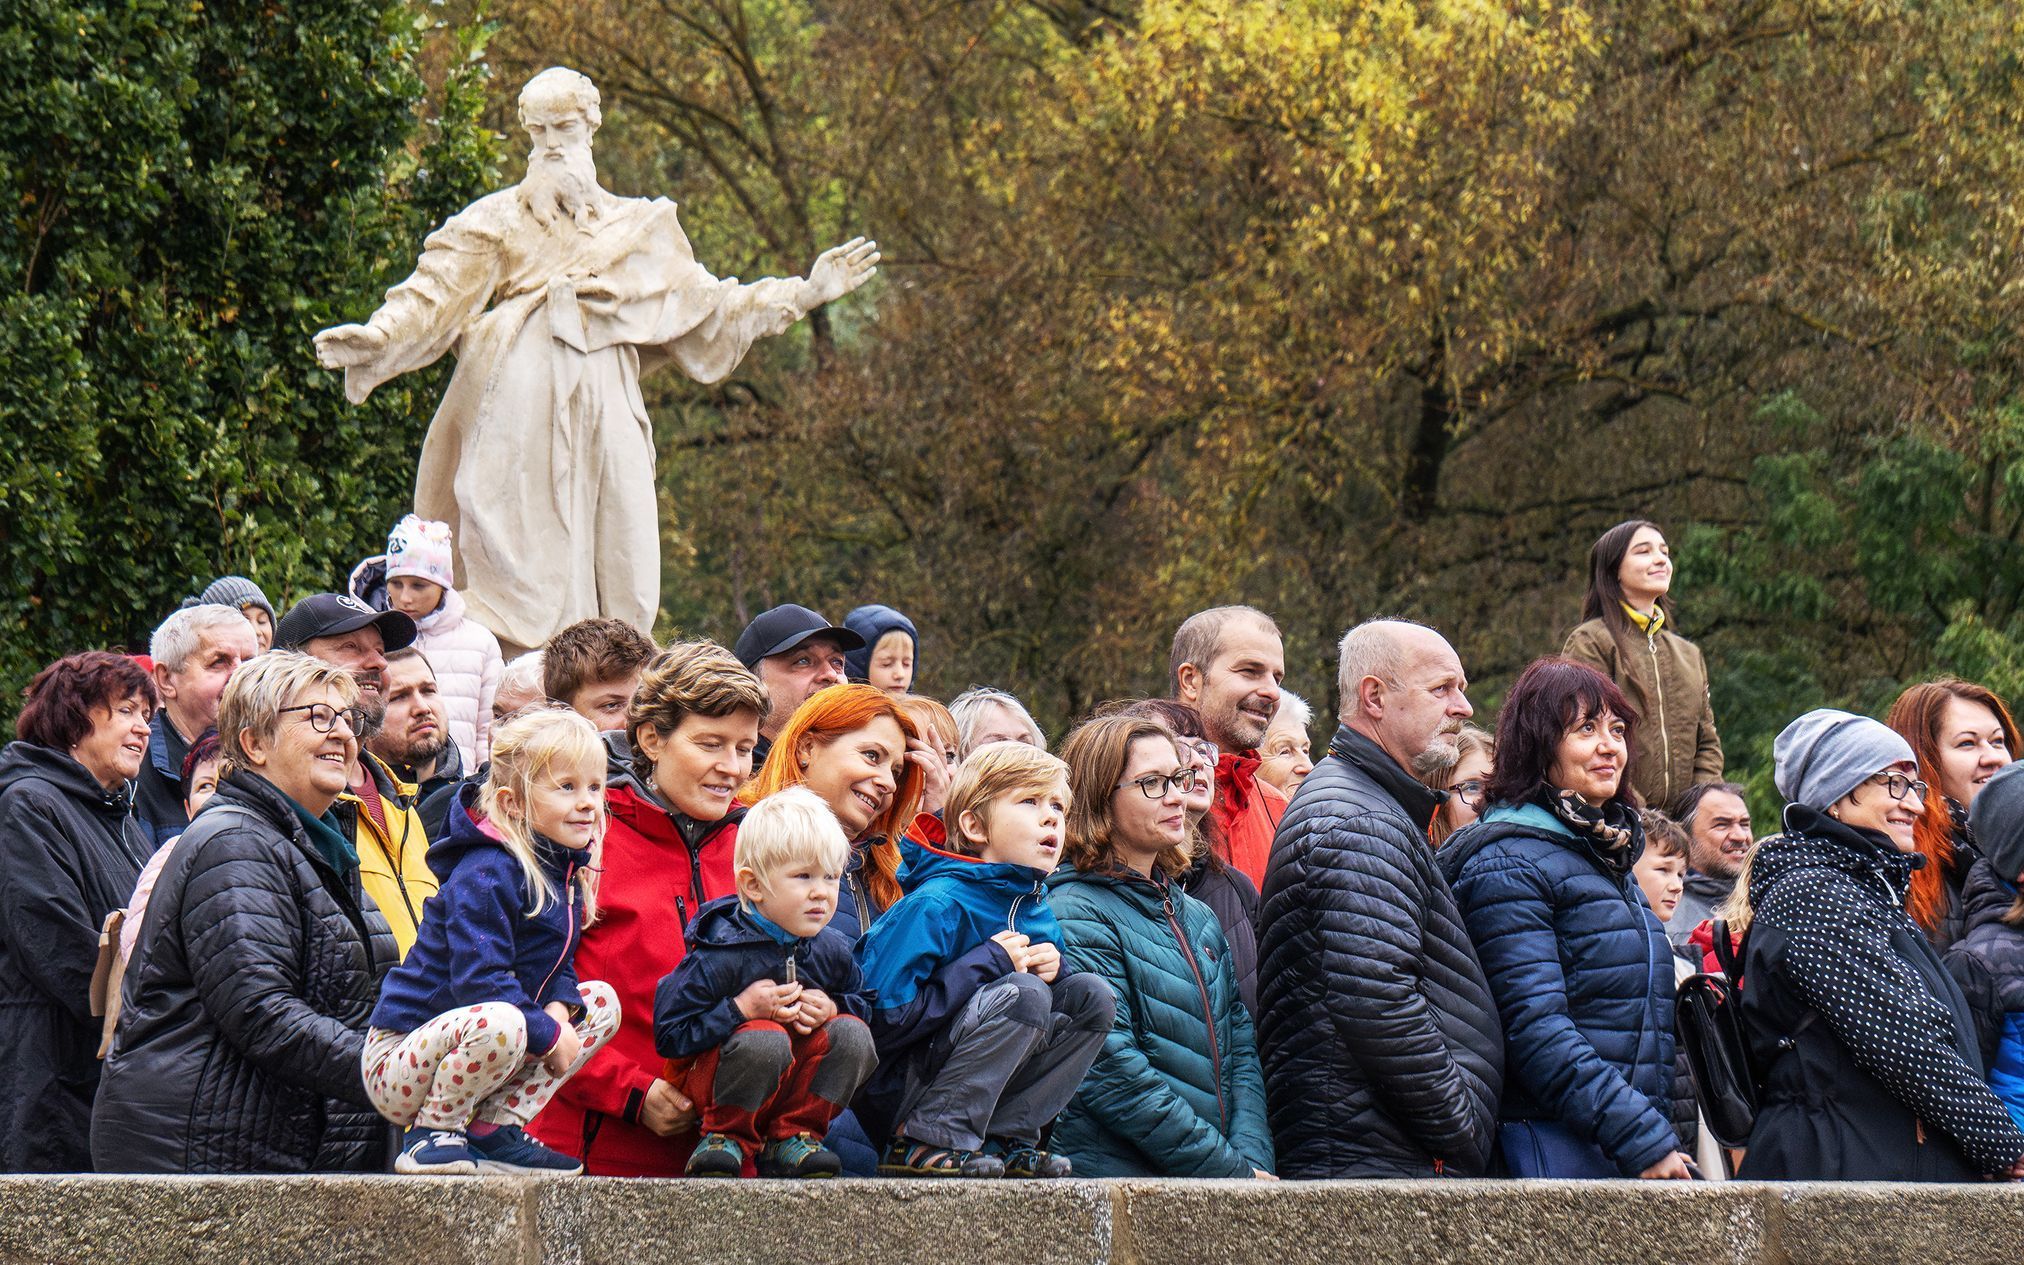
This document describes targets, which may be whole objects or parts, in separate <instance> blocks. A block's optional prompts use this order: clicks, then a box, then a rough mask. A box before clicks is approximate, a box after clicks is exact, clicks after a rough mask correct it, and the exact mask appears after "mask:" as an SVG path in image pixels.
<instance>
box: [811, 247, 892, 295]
mask: <svg viewBox="0 0 2024 1265" xmlns="http://www.w3.org/2000/svg"><path fill="white" fill-rule="evenodd" d="M878 261H879V253H878V243H877V242H873V241H866V240H865V239H864V238H862V237H853V238H851V239H850V240H849V241H847V242H845V243H844V244H843V245H841V246H832V247H830V248H829V249H828V250H825V251H823V252H822V255H821V256H820V257H819V258H818V259H816V261H815V266H814V267H813V268H810V269H809V270H808V285H809V288H810V290H811V291H812V292H813V297H814V299H815V303H814V306H816V307H820V306H821V305H822V304H824V303H828V302H830V301H831V300H833V299H840V298H842V297H843V296H844V295H846V294H849V293H850V292H851V291H852V290H855V289H857V288H858V287H859V286H861V285H863V284H864V283H865V282H867V281H869V280H871V278H872V274H873V273H875V272H877V271H878Z"/></svg>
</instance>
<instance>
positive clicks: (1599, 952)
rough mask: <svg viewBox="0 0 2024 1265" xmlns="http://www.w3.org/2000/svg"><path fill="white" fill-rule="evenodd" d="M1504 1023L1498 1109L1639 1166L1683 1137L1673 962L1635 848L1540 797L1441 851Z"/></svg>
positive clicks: (1628, 1166) (1491, 816)
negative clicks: (1562, 817) (1675, 1101)
mask: <svg viewBox="0 0 2024 1265" xmlns="http://www.w3.org/2000/svg"><path fill="white" fill-rule="evenodd" d="M1437 856H1438V857H1439V860H1440V866H1441V870H1442V872H1443V873H1445V874H1446V875H1447V877H1448V881H1449V883H1450V884H1451V885H1452V886H1453V887H1454V890H1455V900H1456V902H1457V903H1458V904H1459V905H1460V906H1461V909H1462V920H1463V922H1464V923H1465V924H1466V925H1467V926H1468V928H1469V938H1470V939H1471V940H1473V941H1475V944H1476V954H1477V956H1478V957H1479V958H1480V959H1481V960H1482V963H1483V972H1484V974H1485V975H1486V976H1488V977H1489V981H1490V992H1491V994H1492V995H1493V996H1494V997H1495V998H1496V999H1497V1010H1498V1013H1499V1014H1500V1015H1501V1016H1502V1017H1503V1021H1504V1058H1505V1065H1504V1103H1503V1107H1502V1109H1501V1110H1500V1112H1499V1119H1500V1120H1504V1121H1558V1122H1559V1123H1560V1124H1562V1125H1564V1126H1566V1127H1567V1128H1569V1129H1570V1130H1572V1131H1573V1133H1574V1134H1575V1135H1576V1136H1577V1137H1579V1138H1581V1139H1582V1140H1584V1141H1589V1142H1593V1143H1595V1144H1597V1145H1598V1146H1600V1147H1601V1148H1602V1152H1603V1154H1604V1155H1606V1156H1607V1157H1608V1158H1609V1160H1610V1162H1612V1163H1613V1164H1615V1165H1616V1167H1617V1171H1618V1172H1620V1173H1622V1174H1623V1175H1624V1176H1626V1177H1635V1176H1637V1175H1638V1174H1639V1173H1641V1172H1643V1171H1644V1170H1645V1169H1647V1168H1649V1167H1651V1166H1652V1165H1653V1164H1655V1163H1657V1162H1658V1161H1659V1160H1661V1159H1663V1158H1665V1156H1666V1154H1667V1153H1668V1152H1670V1151H1673V1150H1676V1149H1677V1148H1678V1147H1679V1137H1678V1135H1677V1134H1676V1133H1675V1132H1674V1129H1673V1125H1672V1120H1671V1116H1670V1112H1671V1106H1672V1077H1673V964H1672V953H1671V950H1670V949H1669V947H1668V946H1667V943H1666V936H1665V931H1664V929H1663V928H1662V927H1661V926H1660V924H1659V921H1658V919H1657V918H1656V917H1654V916H1653V914H1652V912H1651V907H1650V906H1648V905H1647V904H1646V903H1645V899H1644V895H1643V893H1642V892H1640V891H1639V890H1638V886H1637V880H1636V879H1635V878H1633V877H1632V876H1631V873H1630V867H1631V865H1632V864H1634V863H1635V862H1636V860H1637V858H1636V857H1635V856H1625V855H1619V856H1614V857H1611V856H1605V855H1601V854H1599V853H1598V852H1597V851H1596V850H1593V849H1591V848H1590V847H1589V846H1588V843H1587V841H1586V840H1584V839H1581V838H1579V837H1577V836H1576V835H1575V834H1574V832H1573V831H1571V830H1569V829H1568V828H1567V827H1566V826H1565V825H1562V824H1561V822H1560V821H1559V819H1558V818H1556V817H1555V816H1554V815H1553V814H1552V813H1550V812H1548V811H1547V810H1546V809H1544V808H1542V807H1540V806H1539V805H1536V804H1522V805H1509V804H1503V805H1498V806H1496V807H1494V808H1492V809H1490V810H1489V811H1488V812H1486V813H1485V814H1484V815H1483V819H1482V820H1481V821H1480V822H1478V823H1476V824H1475V825H1473V826H1469V827H1466V828H1464V829H1463V830H1461V831H1459V832H1457V833H1456V834H1455V836H1454V837H1453V838H1452V839H1450V840H1448V842H1447V843H1446V844H1445V845H1443V846H1442V848H1441V850H1440V852H1439V853H1438V854H1437Z"/></svg>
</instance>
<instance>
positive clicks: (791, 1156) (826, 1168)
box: [759, 1133, 843, 1177]
mask: <svg viewBox="0 0 2024 1265" xmlns="http://www.w3.org/2000/svg"><path fill="white" fill-rule="evenodd" d="M842 1171H843V1161H842V1160H841V1159H839V1158H837V1154H836V1152H834V1151H831V1150H828V1149H827V1148H825V1147H824V1146H823V1145H822V1139H821V1138H818V1137H816V1136H815V1135H814V1134H812V1133H797V1134H795V1135H794V1136H793V1137H791V1138H780V1139H779V1140H777V1141H773V1142H768V1143H767V1144H766V1149H765V1150H763V1151H761V1152H759V1176H761V1177H834V1176H836V1175H837V1174H838V1173H841V1172H842Z"/></svg>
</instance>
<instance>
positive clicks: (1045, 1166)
mask: <svg viewBox="0 0 2024 1265" xmlns="http://www.w3.org/2000/svg"><path fill="white" fill-rule="evenodd" d="M986 1146H988V1147H989V1148H990V1150H991V1152H992V1154H994V1155H998V1156H1000V1157H1002V1158H1003V1159H1004V1161H1005V1176H1007V1177H1067V1176H1068V1175H1069V1174H1071V1173H1072V1172H1074V1171H1075V1166H1074V1165H1073V1164H1071V1163H1069V1160H1068V1157H1067V1156H1066V1155H1056V1154H1055V1153H1054V1152H1052V1151H1043V1150H1041V1149H1040V1148H1039V1147H1037V1146H1028V1145H1026V1144H1025V1143H1024V1142H1006V1141H1002V1140H1001V1139H998V1138H992V1139H991V1140H990V1142H988V1143H986Z"/></svg>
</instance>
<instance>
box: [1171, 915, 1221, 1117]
mask: <svg viewBox="0 0 2024 1265" xmlns="http://www.w3.org/2000/svg"><path fill="white" fill-rule="evenodd" d="M1160 904H1161V905H1162V906H1164V907H1165V909H1166V911H1167V926H1169V927H1171V928H1173V931H1174V939H1175V940H1176V941H1178V942H1179V943H1180V946H1181V956H1183V957H1185V958H1187V959H1188V970H1190V971H1192V972H1193V973H1194V976H1195V990H1196V991H1197V992H1199V993H1200V994H1201V995H1202V1018H1203V1019H1204V1020H1205V1021H1207V1024H1208V1029H1209V1078H1210V1080H1212V1081H1213V1082H1214V1083H1215V1086H1216V1123H1217V1125H1218V1126H1220V1127H1221V1128H1222V1130H1223V1132H1224V1133H1226V1134H1227V1133H1229V1131H1230V1110H1229V1107H1228V1106H1227V1105H1226V1104H1225V1103H1224V1102H1223V1058H1222V1055H1221V1054H1219V1053H1218V1052H1217V1050H1216V1008H1215V1006H1214V1005H1212V1004H1211V1003H1210V1001H1209V985H1208V983H1207V981H1205V980H1203V978H1202V967H1201V964H1200V963H1198V962H1196V961H1195V946H1194V945H1192V944H1189V943H1188V933H1187V932H1185V931H1183V930H1181V920H1180V919H1178V918H1176V917H1174V898H1173V897H1172V896H1169V895H1167V894H1166V893H1164V892H1162V893H1161V894H1160Z"/></svg>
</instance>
